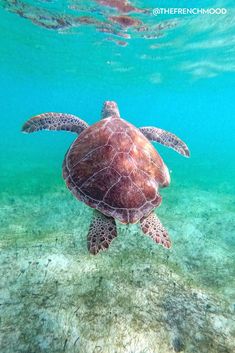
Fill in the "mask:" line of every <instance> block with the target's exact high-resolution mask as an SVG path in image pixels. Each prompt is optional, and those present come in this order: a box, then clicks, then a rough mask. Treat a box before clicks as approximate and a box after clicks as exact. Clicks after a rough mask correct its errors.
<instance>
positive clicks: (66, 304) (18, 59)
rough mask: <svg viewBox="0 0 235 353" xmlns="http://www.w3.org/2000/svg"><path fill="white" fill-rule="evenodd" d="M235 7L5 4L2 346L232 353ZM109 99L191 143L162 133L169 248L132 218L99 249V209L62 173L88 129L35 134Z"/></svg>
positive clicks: (32, 352) (103, 352) (136, 118)
mask: <svg viewBox="0 0 235 353" xmlns="http://www.w3.org/2000/svg"><path fill="white" fill-rule="evenodd" d="M156 6H157V7H159V8H167V7H174V8H175V7H179V8H180V7H184V8H185V7H187V8H190V7H193V8H206V9H207V8H225V9H226V10H227V13H226V14H223V15H222V14H221V15H209V14H206V15H203V14H198V15H190V14H187V15H179V14H178V15H177V14H174V15H173V14H161V15H158V16H154V15H153V9H154V8H156ZM234 13H235V9H234V3H233V1H231V0H228V1H225V0H219V1H210V0H205V1H201V0H198V1H194V0H191V1H188V2H187V3H186V2H185V1H181V0H171V1H167V0H164V1H163V0H160V1H158V2H156V1H153V0H149V1H148V0H146V1H144V0H139V1H137V0H136V1H129V2H125V1H122V0H119V1H114V0H113V1H111V0H110V1H109V0H94V1H74V0H70V1H66V0H63V1H62V0H57V1H53V0H51V1H50V0H42V1H40V0H38V1H17V0H14V1H13V0H0V19H1V21H0V48H1V55H0V62H1V69H0V82H1V86H0V102H1V118H0V152H1V154H0V157H1V158H0V166H1V173H0V202H1V204H0V205H1V206H0V224H1V227H0V244H1V252H0V263H1V265H0V271H1V275H0V278H1V285H0V327H1V328H0V337H1V339H0V351H1V353H13V352H14V353H18V352H21V353H26V352H28V353H38V352H43V353H54V352H68V353H71V352H74V353H114V352H115V353H170V352H187V353H194V352H195V353H204V352H205V353H212V352H216V353H228V352H234V350H235V346H234V342H235V339H234V335H235V326H234V313H235V301H234V300H235V296H234V275H235V273H234V270H235V261H234V255H235V254H234V245H235V243H234V235H235V234H234V233H235V217H234V211H235V198H234V191H235V190H234V187H235V165H234V141H235V138H234V137H235V136H234V130H235V123H234V111H235V100H234V87H235V46H234V43H235V27H234ZM105 100H114V101H116V102H117V103H118V106H119V109H120V112H121V116H122V117H123V118H125V119H126V120H127V121H129V122H130V123H132V124H134V125H136V126H137V127H141V126H150V125H151V126H157V127H160V128H163V129H165V130H168V131H171V132H172V133H175V134H176V135H178V136H179V137H180V138H182V139H183V140H184V141H185V142H186V143H187V145H188V146H189V148H190V151H191V157H190V158H189V159H186V158H183V157H182V156H181V155H179V154H177V153H175V152H174V151H172V150H170V149H167V148H166V147H164V146H161V145H159V144H155V143H154V146H155V147H156V149H157V150H158V152H159V153H160V154H161V156H162V158H163V160H164V162H165V163H166V165H167V166H168V168H169V170H170V171H171V184H170V186H169V187H168V188H165V189H164V190H162V191H161V195H162V196H163V202H162V205H161V206H160V207H159V209H158V210H157V213H158V215H159V217H160V218H161V220H162V222H163V224H164V225H165V227H166V228H167V229H168V231H169V234H170V237H171V239H172V242H173V246H172V248H171V249H170V250H167V249H164V248H162V247H161V246H159V245H156V244H155V243H153V242H152V241H151V239H149V238H147V237H144V236H142V234H141V230H140V228H139V227H138V225H128V226H124V225H122V224H118V237H117V238H116V239H115V240H114V241H113V243H112V244H111V245H110V248H109V249H108V251H105V252H102V253H100V254H99V255H97V256H92V255H90V254H89V253H88V251H87V246H86V236H87V232H88V228H89V224H90V221H91V218H92V210H91V209H90V208H88V207H87V206H86V205H84V204H82V203H81V202H78V201H77V200H76V199H75V198H74V197H73V196H72V194H71V193H70V192H69V190H67V188H66V186H65V183H64V181H63V179H62V162H63V158H64V155H65V153H66V151H67V149H68V148H69V146H70V144H71V143H72V142H73V141H74V139H75V135H74V134H72V133H69V132H51V131H50V132H48V131H42V132H38V133H35V134H30V135H25V134H22V133H21V127H22V125H23V123H24V122H25V121H26V120H27V119H29V118H30V117H32V116H34V115H36V114H39V113H43V112H50V111H56V112H67V113H71V114H75V115H77V116H79V117H80V118H82V119H84V120H85V121H86V122H87V123H88V124H89V125H91V124H93V123H95V122H96V121H98V120H99V119H100V114H101V108H102V104H103V102H104V101H105Z"/></svg>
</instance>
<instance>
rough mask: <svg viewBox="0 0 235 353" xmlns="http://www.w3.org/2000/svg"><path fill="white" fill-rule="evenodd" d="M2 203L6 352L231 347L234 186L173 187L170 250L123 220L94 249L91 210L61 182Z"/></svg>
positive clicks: (1, 312) (234, 344)
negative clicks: (106, 243)
mask: <svg viewBox="0 0 235 353" xmlns="http://www.w3.org/2000/svg"><path fill="white" fill-rule="evenodd" d="M1 205H2V207H1V210H0V212H1V216H0V220H1V221H0V222H1V243H0V244H1V253H0V271H1V287H0V317H1V329H0V330H1V331H0V334H1V336H0V338H1V341H0V342H1V343H0V347H1V353H18V352H20V353H26V352H27V353H39V352H43V353H44V352H45V353H55V352H68V353H72V352H74V353H170V352H187V353H194V352H195V353H204V352H205V353H212V352H216V353H227V352H228V353H229V352H234V351H235V340H234V334H235V326H234V312H235V306H234V297H233V295H234V293H233V287H234V278H235V276H234V271H235V263H234V262H235V260H234V239H232V234H234V230H235V220H234V204H233V203H232V197H231V195H230V194H229V193H222V191H218V192H214V193H211V192H208V191H205V190H204V191H199V190H197V189H196V188H188V189H185V188H183V187H179V188H178V190H167V197H165V198H164V201H163V204H162V206H161V207H160V208H159V210H158V215H159V217H160V218H161V220H162V222H163V224H164V225H165V226H166V228H167V229H168V230H169V233H170V234H171V238H172V240H173V247H172V249H171V250H166V249H163V248H162V247H161V246H157V245H156V244H154V243H153V242H152V241H151V239H149V238H147V237H145V236H143V235H141V232H140V229H139V228H138V225H133V226H123V225H118V230H119V236H118V237H117V238H116V239H115V240H114V241H113V243H112V244H111V246H110V249H109V250H108V251H106V252H103V253H101V254H99V255H98V256H92V255H90V254H89V253H88V252H87V249H86V234H87V231H88V227H89V222H90V219H91V216H92V211H91V209H89V208H88V207H86V206H85V205H83V204H81V203H78V202H77V201H76V200H75V199H74V198H73V197H72V196H71V195H70V194H69V193H68V192H67V191H66V190H65V188H60V187H58V188H57V189H56V188H55V189H53V190H52V191H51V192H50V193H46V194H43V195H31V196H20V197H12V196H9V195H8V194H3V195H2V197H1Z"/></svg>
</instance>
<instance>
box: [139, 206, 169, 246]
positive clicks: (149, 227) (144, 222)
mask: <svg viewBox="0 0 235 353" xmlns="http://www.w3.org/2000/svg"><path fill="white" fill-rule="evenodd" d="M140 226H141V229H142V231H143V233H144V234H145V235H147V236H149V237H150V238H151V239H153V241H155V242H156V243H158V244H161V245H163V246H164V247H165V248H168V249H169V248H170V247H171V240H170V238H169V235H168V233H167V231H166V229H165V228H164V227H163V225H162V224H161V222H160V220H159V218H158V217H157V216H156V214H155V213H154V212H152V213H150V215H148V217H144V218H142V219H141V220H140Z"/></svg>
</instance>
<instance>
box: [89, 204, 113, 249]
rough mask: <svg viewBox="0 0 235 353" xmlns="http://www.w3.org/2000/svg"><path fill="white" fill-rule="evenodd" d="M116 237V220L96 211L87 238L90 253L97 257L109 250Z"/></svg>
mask: <svg viewBox="0 0 235 353" xmlns="http://www.w3.org/2000/svg"><path fill="white" fill-rule="evenodd" d="M116 236H117V229H116V223H115V219H114V218H112V217H107V216H105V215H103V214H102V213H101V212H99V211H94V215H93V219H92V221H91V224H90V229H89V232H88V237H87V247H88V250H89V251H90V253H91V254H93V255H96V254H98V253H99V252H100V251H101V250H106V249H108V247H109V245H110V243H111V242H112V241H113V239H114V238H115V237H116Z"/></svg>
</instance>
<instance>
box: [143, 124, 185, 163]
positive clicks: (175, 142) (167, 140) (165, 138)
mask: <svg viewBox="0 0 235 353" xmlns="http://www.w3.org/2000/svg"><path fill="white" fill-rule="evenodd" d="M140 131H141V132H142V134H143V135H144V136H145V137H147V139H149V140H150V141H154V142H158V143H161V144H162V145H164V146H167V147H170V148H172V149H173V150H175V151H176V152H178V153H180V154H182V155H183V156H184V157H189V156H190V152H189V149H188V146H187V145H186V143H184V142H183V141H182V140H181V139H180V138H179V137H177V136H176V135H174V134H172V133H171V132H168V131H165V130H162V129H159V128H157V127H153V126H148V127H141V128H140Z"/></svg>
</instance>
